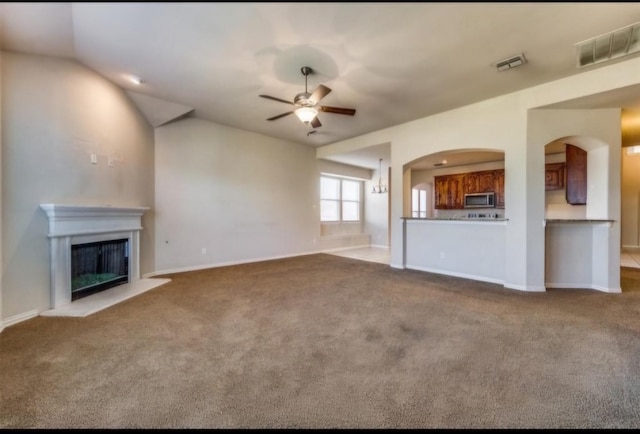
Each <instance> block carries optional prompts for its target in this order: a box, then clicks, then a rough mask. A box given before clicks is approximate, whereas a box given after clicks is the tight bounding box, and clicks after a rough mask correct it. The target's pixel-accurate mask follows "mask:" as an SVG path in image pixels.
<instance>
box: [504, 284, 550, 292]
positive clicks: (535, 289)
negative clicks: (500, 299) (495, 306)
mask: <svg viewBox="0 0 640 434" xmlns="http://www.w3.org/2000/svg"><path fill="white" fill-rule="evenodd" d="M504 287H505V288H507V289H515V290H518V291H525V292H546V291H547V288H546V287H544V286H525V285H513V284H511V283H505V284H504Z"/></svg>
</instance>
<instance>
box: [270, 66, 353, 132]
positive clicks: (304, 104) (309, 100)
mask: <svg viewBox="0 0 640 434" xmlns="http://www.w3.org/2000/svg"><path fill="white" fill-rule="evenodd" d="M300 71H301V72H302V75H304V92H302V93H299V94H297V95H296V97H295V98H294V99H293V102H291V101H286V100H284V99H280V98H276V97H274V96H269V95H260V96H261V97H262V98H267V99H272V100H274V101H279V102H283V103H285V104H291V105H293V106H294V109H293V110H291V111H288V112H286V113H282V114H279V115H277V116H273V117H270V118H268V119H267V120H268V121H275V120H276V119H280V118H282V117H285V116H287V115H290V114H292V113H295V115H296V116H297V117H298V119H300V120H301V121H302V122H303V123H304V124H305V125H308V126H311V127H312V128H318V127H321V126H322V123H320V120H319V119H318V112H325V113H337V114H340V115H349V116H353V115H354V114H355V113H356V110H355V109H350V108H341V107H330V106H326V105H319V104H318V102H319V101H320V100H321V99H322V98H324V97H325V96H327V95H328V94H329V92H331V89H329V88H328V87H327V86H324V85H322V84H321V85H319V86H318V87H317V88H316V89H315V90H314V91H313V93H309V92H308V91H307V76H308V75H309V74H312V73H313V70H312V69H311V68H310V67H308V66H303V67H302V68H300ZM307 135H308V134H307Z"/></svg>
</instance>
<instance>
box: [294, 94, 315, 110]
mask: <svg viewBox="0 0 640 434" xmlns="http://www.w3.org/2000/svg"><path fill="white" fill-rule="evenodd" d="M310 97H311V94H310V93H307V92H302V93H299V94H297V95H296V97H295V98H294V99H293V103H294V104H295V105H297V106H300V107H313V106H314V105H315V104H314V103H313V102H311V101H309V98H310Z"/></svg>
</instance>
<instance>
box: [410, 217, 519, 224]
mask: <svg viewBox="0 0 640 434" xmlns="http://www.w3.org/2000/svg"><path fill="white" fill-rule="evenodd" d="M400 218H401V219H403V220H418V221H452V222H483V223H484V222H506V221H507V220H508V219H505V218H502V217H498V218H495V217H473V218H469V217H427V218H420V217H400Z"/></svg>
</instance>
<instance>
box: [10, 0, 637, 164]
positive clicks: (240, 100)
mask: <svg viewBox="0 0 640 434" xmlns="http://www.w3.org/2000/svg"><path fill="white" fill-rule="evenodd" d="M0 8H1V9H0V26H1V27H0V38H1V40H0V42H1V47H2V49H3V50H8V51H17V52H25V53H36V54H43V55H49V56H61V57H67V58H73V59H76V60H77V61H78V62H80V63H82V64H84V65H86V66H87V67H89V68H91V69H93V70H95V71H97V72H98V73H100V74H102V75H103V76H104V77H106V78H108V79H109V80H111V81H112V82H114V83H115V84H117V85H119V86H121V87H122V88H123V89H125V90H126V91H127V92H128V93H129V94H130V95H131V96H132V99H133V100H134V102H135V103H136V104H138V106H139V107H140V109H141V111H142V112H143V113H144V114H145V115H146V116H147V118H148V119H149V121H150V122H151V123H152V124H153V125H160V124H162V123H164V122H167V121H170V120H172V119H175V118H178V117H182V116H195V117H198V118H202V119H206V120H210V121H213V122H216V123H218V124H222V125H227V126H230V127H235V128H241V129H243V130H247V131H253V132H256V133H260V134H265V135H268V136H272V137H276V138H282V139H287V140H291V141H294V142H298V143H301V144H303V145H308V146H314V147H317V146H322V145H326V144H329V143H333V142H336V141H340V140H343V139H347V138H350V137H355V136H359V135H362V134H365V133H368V132H371V131H375V130H379V129H382V128H386V127H389V126H393V125H397V124H400V123H404V122H408V121H411V120H414V119H418V118H421V117H424V116H427V115H430V114H434V113H437V112H441V111H445V110H449V109H453V108H456V107H460V106H463V105H466V104H470V103H473V102H477V101H481V100H484V99H487V98H490V97H494V96H497V95H501V94H505V93H509V92H513V91H516V90H520V89H524V88H527V87H530V86H534V85H537V84H540V83H543V82H547V81H551V80H555V79H559V78H562V77H566V76H569V75H572V74H577V73H580V72H582V71H583V70H581V69H578V68H577V67H576V55H575V44H576V43H579V42H582V41H584V40H586V39H590V38H592V37H595V36H599V35H601V34H604V33H608V32H611V31H613V30H616V29H619V28H622V27H625V26H628V25H631V24H633V23H636V22H639V21H640V3H611V2H609V3H591V2H585V3H572V2H565V3H545V2H522V3H456V2H453V3H402V2H396V3H393V2H385V3H376V2H373V3H358V2H356V3H353V2H344V3H260V2H257V3H153V2H152V3H126V2H122V3H0ZM520 53H522V54H524V57H525V58H526V59H527V63H525V64H524V65H523V66H521V67H518V68H515V69H512V70H508V71H503V72H498V71H497V69H496V67H495V65H496V63H497V62H499V61H501V60H504V59H506V58H509V57H511V56H514V55H517V54H520ZM630 57H635V55H632V56H630ZM630 57H626V58H622V59H618V60H616V61H624V60H627V59H629V58H630ZM605 64H607V63H605ZM601 65H602V64H598V65H594V66H591V67H589V68H598V67H600V66H601ZM302 66H309V67H311V68H313V70H314V71H315V73H314V74H313V75H311V76H309V78H308V80H309V83H308V87H309V92H311V91H312V90H313V89H315V88H316V86H318V85H319V84H323V85H325V86H327V87H329V88H330V89H332V92H331V93H329V94H328V95H327V96H326V97H324V98H323V99H322V100H321V102H320V103H321V105H328V106H334V107H346V108H354V109H356V114H355V115H354V116H347V115H341V114H334V113H320V115H319V119H320V121H321V122H322V124H323V125H322V127H320V128H318V129H317V132H316V133H315V134H312V135H307V131H308V130H307V127H306V126H305V125H303V124H302V123H301V122H300V121H299V120H298V119H297V118H296V117H295V116H294V115H289V116H285V117H283V118H280V119H278V120H275V121H267V120H266V119H267V118H269V117H272V116H275V115H278V114H281V113H284V112H288V111H290V110H291V106H290V105H288V104H285V103H282V102H278V101H273V100H268V99H265V98H260V97H259V96H258V95H260V94H266V95H270V96H273V97H276V98H280V99H284V100H286V101H293V98H294V96H295V95H296V94H298V93H300V92H303V91H304V84H305V82H304V76H303V75H302V74H301V72H300V68H301V67H302ZM589 68H587V69H589ZM127 74H135V75H138V76H140V77H142V78H143V79H144V80H145V83H143V84H142V85H140V86H135V85H134V84H132V83H131V82H129V81H128V80H127V79H126V77H127ZM633 91H634V92H633V93H630V92H625V93H622V94H618V95H615V94H612V95H609V96H603V97H601V98H599V99H598V100H595V99H591V100H584V101H575V102H572V104H574V105H577V106H579V107H585V106H589V105H594V104H599V105H600V107H602V106H613V107H620V106H622V107H625V106H627V105H632V104H637V102H636V101H637V100H638V99H637V98H636V95H640V91H639V90H638V89H633ZM622 104H624V105H622ZM370 151H373V152H369V153H368V154H367V155H364V154H362V153H360V154H362V155H352V156H345V159H346V160H345V162H346V161H347V160H348V161H351V163H352V164H356V165H363V166H365V167H370V168H377V167H378V159H379V158H388V156H389V149H388V145H378V146H377V147H373V148H372V149H370ZM383 154H384V155H383ZM351 157H353V158H351ZM356 157H357V158H356Z"/></svg>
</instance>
